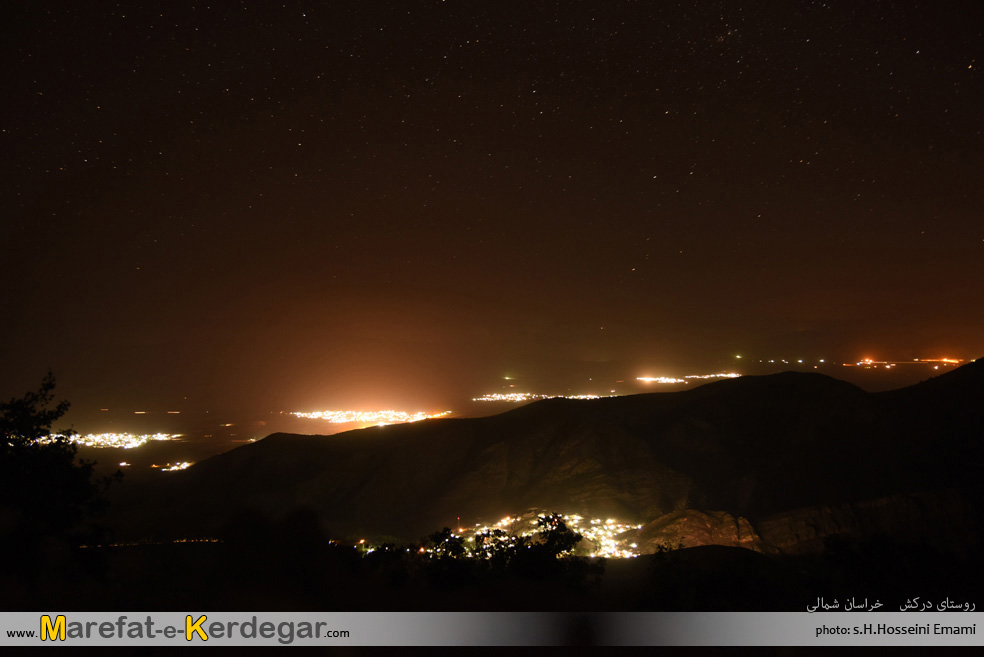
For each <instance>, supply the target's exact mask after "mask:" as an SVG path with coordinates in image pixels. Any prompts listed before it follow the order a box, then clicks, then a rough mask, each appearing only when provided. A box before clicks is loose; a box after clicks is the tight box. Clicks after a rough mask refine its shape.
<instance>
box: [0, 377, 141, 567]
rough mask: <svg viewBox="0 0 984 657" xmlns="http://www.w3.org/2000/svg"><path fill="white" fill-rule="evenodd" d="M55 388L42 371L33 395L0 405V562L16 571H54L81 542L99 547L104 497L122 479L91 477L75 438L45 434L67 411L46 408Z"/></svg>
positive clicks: (67, 434) (68, 433) (70, 433)
mask: <svg viewBox="0 0 984 657" xmlns="http://www.w3.org/2000/svg"><path fill="white" fill-rule="evenodd" d="M54 388H55V378H54V376H53V375H52V374H51V372H48V374H47V375H46V376H45V377H44V379H43V380H42V382H41V386H40V388H39V389H38V390H37V391H36V392H28V393H27V394H25V395H24V396H23V397H20V398H15V399H11V400H10V401H7V402H0V545H2V548H0V549H3V551H4V552H5V553H6V557H7V558H5V559H3V563H4V564H5V565H6V566H8V567H13V568H15V569H19V570H24V568H25V566H30V565H34V564H37V563H39V562H42V563H46V564H48V565H51V564H56V565H57V564H58V563H62V562H65V561H66V560H68V559H70V557H71V553H73V552H74V550H75V549H76V548H77V547H78V546H79V545H80V544H81V543H86V542H90V543H91V542H94V541H98V539H99V537H100V530H99V528H98V526H97V525H96V524H95V523H94V518H95V516H96V515H98V513H99V512H100V511H101V510H102V509H103V508H104V505H105V499H104V497H103V493H104V491H105V489H106V487H107V486H108V485H109V483H110V482H111V481H112V480H113V479H119V478H120V477H122V474H121V473H117V475H116V476H115V477H112V478H110V477H107V478H98V479H94V478H93V465H94V463H93V462H91V461H85V460H77V459H76V456H77V452H78V447H77V445H76V444H75V443H73V442H72V441H71V440H70V438H71V436H73V435H74V432H73V431H70V430H65V431H61V432H59V433H57V434H53V433H52V431H51V425H52V424H53V423H54V422H55V421H57V420H58V419H59V418H60V417H62V416H63V415H64V414H65V412H66V411H68V408H69V403H68V402H67V401H60V402H58V403H56V404H55V403H53V400H54Z"/></svg>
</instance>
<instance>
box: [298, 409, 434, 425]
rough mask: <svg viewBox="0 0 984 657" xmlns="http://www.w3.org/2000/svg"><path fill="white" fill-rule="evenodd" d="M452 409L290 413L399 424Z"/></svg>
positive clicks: (350, 421)
mask: <svg viewBox="0 0 984 657" xmlns="http://www.w3.org/2000/svg"><path fill="white" fill-rule="evenodd" d="M450 414H451V411H443V412H441V413H434V414H428V413H407V412H406V411H313V412H311V413H303V412H300V411H294V412H292V413H290V415H293V416H295V417H299V418H303V419H305V420H326V421H328V422H331V423H332V424H398V423H400V422H419V421H421V420H430V419H433V418H438V417H443V416H445V415H450Z"/></svg>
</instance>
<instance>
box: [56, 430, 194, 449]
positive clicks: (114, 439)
mask: <svg viewBox="0 0 984 657" xmlns="http://www.w3.org/2000/svg"><path fill="white" fill-rule="evenodd" d="M180 435H181V434H177V433H175V434H172V433H150V434H140V435H136V434H132V433H88V434H85V435H84V436H83V435H81V434H75V435H69V436H64V435H62V434H53V435H51V436H48V437H47V438H41V439H40V440H39V441H38V442H39V443H41V444H49V443H53V442H55V441H56V440H62V439H67V440H68V441H69V442H72V443H75V444H76V445H82V446H83V447H115V448H117V449H119V448H122V449H133V448H135V447H140V446H141V445H143V444H145V443H147V442H149V441H151V440H174V439H175V438H177V437H179V436H180Z"/></svg>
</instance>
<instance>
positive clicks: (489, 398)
mask: <svg viewBox="0 0 984 657" xmlns="http://www.w3.org/2000/svg"><path fill="white" fill-rule="evenodd" d="M607 396H608V397H618V395H607ZM536 399H601V395H535V394H533V393H531V392H507V393H505V394H503V393H498V392H490V393H488V394H486V395H482V396H481V397H473V398H472V401H476V402H525V401H533V400H536Z"/></svg>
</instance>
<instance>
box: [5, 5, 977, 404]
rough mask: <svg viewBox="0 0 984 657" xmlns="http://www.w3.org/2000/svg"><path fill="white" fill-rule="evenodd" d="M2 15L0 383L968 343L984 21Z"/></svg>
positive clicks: (199, 392)
mask: <svg viewBox="0 0 984 657" xmlns="http://www.w3.org/2000/svg"><path fill="white" fill-rule="evenodd" d="M2 12H3V13H4V16H3V17H2V20H0V23H2V25H3V27H2V28H0V30H2V39H0V48H2V53H3V55H2V56H3V63H4V66H3V71H4V72H3V79H4V85H3V87H4V102H3V105H2V108H0V143H2V152H3V157H2V160H0V167H2V175H0V185H2V187H0V217H2V219H0V221H2V223H0V267H2V274H0V279H2V280H0V291H2V299H3V307H4V315H5V317H4V321H3V323H2V324H3V325H2V328H0V338H2V343H0V363H3V371H4V376H3V380H2V381H0V393H2V396H3V397H9V396H12V395H14V394H17V393H19V392H23V391H24V390H26V389H29V388H31V387H32V386H35V385H36V383H37V382H39V381H40V378H41V376H42V375H43V374H44V372H45V371H47V370H48V369H49V368H50V369H51V370H53V371H54V373H55V375H56V376H57V377H58V380H59V390H60V392H61V393H62V394H63V395H64V396H67V397H68V398H69V399H71V400H73V402H75V404H76V406H79V405H81V407H83V408H88V407H95V406H102V405H114V406H126V405H144V406H148V407H153V408H156V406H161V407H162V408H163V407H164V406H170V405H173V404H176V403H182V404H187V405H205V406H209V405H222V404H226V405H243V406H257V405H260V406H263V407H264V408H267V407H269V408H274V409H282V408H304V407H314V408H329V407H333V406H340V405H343V404H349V405H351V404H355V403H360V402H363V403H364V404H365V405H368V406H373V405H380V404H388V405H397V406H399V405H402V406H404V407H406V406H412V407H427V406H428V405H430V406H434V405H437V406H440V405H442V404H445V402H446V401H449V400H454V399H458V398H470V397H472V396H474V395H475V394H479V393H483V392H486V391H487V390H488V389H490V387H491V385H492V384H493V383H495V382H497V381H501V380H502V377H503V376H507V375H511V376H518V377H520V378H521V379H525V380H526V381H528V382H530V383H531V385H532V384H536V385H539V386H548V387H549V386H568V385H570V383H569V382H570V381H578V380H582V379H583V378H585V377H589V376H592V375H594V376H600V377H602V378H604V377H618V378H623V377H626V378H628V377H634V376H638V375H640V374H641V373H643V372H645V373H651V374H662V373H667V374H673V373H677V374H679V373H684V370H686V371H687V372H686V373H690V372H699V371H704V370H706V369H707V368H717V367H720V366H721V364H722V363H728V362H731V361H730V359H732V358H733V354H735V353H745V354H749V355H750V356H751V357H755V356H756V355H758V356H759V357H762V356H769V357H792V358H795V357H804V356H805V357H810V358H815V357H819V356H823V355H826V356H828V357H834V358H838V357H839V358H845V359H855V358H857V357H860V356H862V355H870V356H874V357H877V358H884V359H911V358H915V357H940V356H944V355H947V356H951V357H958V358H965V359H967V358H974V357H977V356H981V355H984V303H981V302H982V301H984V294H982V291H984V219H982V216H981V209H982V207H984V203H982V201H984V184H982V183H981V181H982V179H984V177H982V173H984V166H982V165H984V154H982V132H981V131H982V118H981V116H982V115H981V108H982V107H984V94H982V79H981V73H980V71H981V68H982V67H984V48H982V46H984V34H982V30H984V6H982V5H981V4H980V3H979V2H946V3H940V2H906V3H892V2H878V1H872V2H864V3H857V2H805V1H803V2H795V1H792V0H783V1H782V2H778V1H768V0H762V1H756V2H709V1H708V2H694V3H691V2H621V1H605V2H575V1H569V2H509V1H496V2H452V1H448V2H435V1H425V2H367V1H360V2H338V1H336V2H324V3H316V2H286V3H273V2H263V3H261V2H214V3H211V4H209V3H202V2H159V3H147V2H123V3H118V4H115V3H103V2H92V3H89V2H86V3H72V2H64V3H54V2H32V3H16V4H14V6H5V7H4V8H3V10H2Z"/></svg>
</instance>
